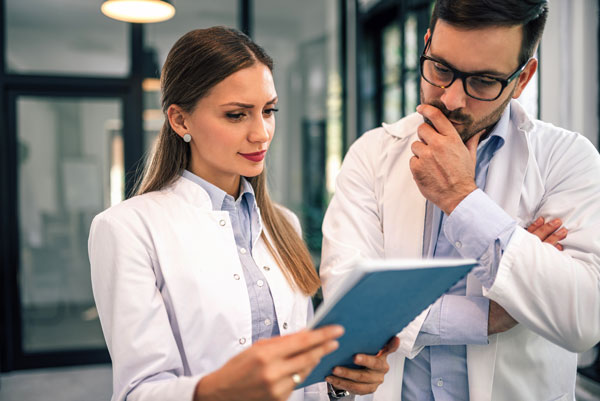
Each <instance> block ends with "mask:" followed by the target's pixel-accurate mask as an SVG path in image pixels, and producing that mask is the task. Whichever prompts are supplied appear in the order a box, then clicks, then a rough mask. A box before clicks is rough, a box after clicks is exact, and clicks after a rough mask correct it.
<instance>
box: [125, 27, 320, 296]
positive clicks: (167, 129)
mask: <svg viewBox="0 0 600 401" xmlns="http://www.w3.org/2000/svg"><path fill="white" fill-rule="evenodd" d="M256 63H262V64H264V65H265V66H267V67H268V68H269V69H270V70H271V71H273V60H272V59H271V58H270V57H269V56H268V55H267V54H266V52H265V51H264V50H263V49H262V48H261V47H260V46H258V45H257V44H256V43H254V42H253V41H252V40H251V39H250V38H249V37H248V36H246V35H244V34H243V33H241V32H239V31H237V30H235V29H231V28H226V27H213V28H208V29H197V30H194V31H191V32H188V33H187V34H185V35H184V36H182V37H181V38H180V39H179V40H178V41H177V42H176V43H175V44H174V45H173V48H172V49H171V51H170V52H169V55H168V56H167V60H166V61H165V65H164V67H163V69H162V74H161V91H162V109H163V113H164V115H165V122H164V124H163V126H162V129H161V131H160V133H159V136H158V139H157V142H156V145H155V148H154V152H153V154H152V157H151V159H150V162H149V163H148V164H147V166H146V168H145V171H144V174H143V178H142V179H141V181H140V182H139V184H138V186H137V188H138V189H137V191H136V195H140V194H144V193H147V192H152V191H159V190H161V189H163V188H165V187H168V186H169V185H171V184H172V183H173V182H175V181H176V180H177V179H178V178H179V176H180V175H181V173H182V171H183V170H184V169H186V168H187V167H188V164H189V162H190V156H191V155H190V146H189V144H188V143H185V142H184V141H183V140H182V139H181V138H180V137H179V135H177V134H176V133H175V131H174V130H173V129H172V128H171V125H170V124H169V119H168V118H167V117H166V116H167V110H168V108H169V106H171V105H172V104H176V105H179V106H180V107H181V108H182V109H184V110H185V111H187V112H192V111H193V110H194V108H195V107H196V105H197V103H198V101H199V100H200V99H201V98H203V97H204V96H206V95H207V94H208V93H209V91H210V90H211V89H212V88H213V87H214V86H215V85H216V84H218V83H219V82H221V81H223V80H224V79H225V78H227V77H228V76H230V75H231V74H233V73H235V72H237V71H239V70H242V69H244V68H248V67H251V66H253V65H255V64H256ZM248 180H249V182H250V184H251V185H252V188H253V189H254V193H255V196H256V203H257V205H258V207H259V209H260V211H261V217H262V220H263V224H264V227H265V229H266V231H267V232H268V233H269V236H270V238H271V240H272V243H271V242H269V241H268V240H267V237H266V236H265V233H264V232H263V234H262V238H263V240H264V241H265V243H266V244H267V248H268V249H269V251H270V252H271V254H272V255H273V257H274V258H275V259H276V260H277V261H278V262H279V264H280V265H281V267H282V270H283V272H284V275H285V277H286V278H287V280H288V282H289V283H290V285H292V286H293V287H296V288H298V289H299V290H300V291H302V292H303V293H304V294H307V295H313V294H314V293H315V292H316V291H317V289H318V288H319V286H320V285H321V283H320V280H319V276H318V275H317V273H316V270H315V267H314V265H313V262H312V259H311V256H310V253H309V252H308V249H307V248H306V245H305V244H304V241H303V240H302V238H301V237H300V236H299V235H298V233H297V232H296V230H295V229H294V227H293V226H292V225H291V223H290V222H289V221H288V220H287V218H286V217H285V216H284V214H283V213H282V212H281V210H280V209H279V208H277V207H276V206H275V204H274V203H273V202H272V201H271V198H270V197H269V193H268V191H267V180H266V171H265V170H264V169H263V171H262V172H261V173H260V174H259V175H258V176H256V177H248Z"/></svg>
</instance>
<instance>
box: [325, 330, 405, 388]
mask: <svg viewBox="0 0 600 401" xmlns="http://www.w3.org/2000/svg"><path fill="white" fill-rule="evenodd" d="M399 346H400V339H399V338H398V337H392V339H391V340H390V341H388V343H387V344H386V345H385V346H384V347H383V348H382V349H381V350H380V351H379V352H378V353H377V355H365V354H357V355H355V356H354V363H355V364H357V365H359V366H364V367H365V369H349V368H345V367H342V366H336V367H335V368H334V369H333V376H327V378H326V379H325V380H326V381H327V382H328V383H330V384H331V385H332V386H334V387H335V388H337V389H341V390H348V391H350V392H351V393H353V394H360V395H364V394H370V393H373V392H375V390H377V387H379V385H380V384H381V383H383V377H384V376H385V374H386V373H387V372H388V370H390V365H388V363H387V356H388V355H389V354H391V353H392V352H395V351H396V350H397V349H398V347H399Z"/></svg>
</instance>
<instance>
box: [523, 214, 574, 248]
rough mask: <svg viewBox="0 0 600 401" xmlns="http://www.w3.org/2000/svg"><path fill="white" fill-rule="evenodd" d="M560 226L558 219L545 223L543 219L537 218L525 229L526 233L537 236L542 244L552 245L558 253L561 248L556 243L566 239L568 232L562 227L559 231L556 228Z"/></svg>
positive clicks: (560, 222)
mask: <svg viewBox="0 0 600 401" xmlns="http://www.w3.org/2000/svg"><path fill="white" fill-rule="evenodd" d="M561 225H562V221H561V220H560V219H554V220H550V221H549V222H548V223H546V222H545V221H544V218H543V217H538V218H537V219H536V220H535V221H534V222H533V223H531V225H530V226H529V227H527V231H529V232H530V233H532V234H534V235H537V236H538V238H539V239H540V240H542V242H545V243H547V244H550V245H554V246H555V247H556V248H557V249H558V250H559V251H562V250H563V246H562V245H561V244H559V243H558V241H562V240H563V239H565V238H567V233H568V231H567V229H566V228H564V227H563V228H561V229H560V230H559V229H558V228H559V227H560V226H561Z"/></svg>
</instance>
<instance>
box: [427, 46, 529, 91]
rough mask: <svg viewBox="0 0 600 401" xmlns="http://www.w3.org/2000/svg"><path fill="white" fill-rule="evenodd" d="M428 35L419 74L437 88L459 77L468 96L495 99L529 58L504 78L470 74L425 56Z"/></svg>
mask: <svg viewBox="0 0 600 401" xmlns="http://www.w3.org/2000/svg"><path fill="white" fill-rule="evenodd" d="M432 36H433V35H431V36H430V37H429V40H427V43H426V44H425V49H423V54H422V55H421V76H422V77H423V79H425V81H427V82H429V83H430V84H431V85H433V86H437V87H438V88H442V89H446V88H449V87H450V86H451V85H452V84H453V83H454V81H456V79H457V78H458V79H460V80H461V81H462V83H463V88H464V90H465V93H466V94H467V95H469V96H470V97H472V98H474V99H477V100H483V101H486V102H491V101H493V100H496V99H498V98H499V97H500V95H501V94H502V91H504V88H506V87H507V86H508V84H509V83H511V81H512V80H513V79H515V78H516V77H518V76H519V74H520V73H521V72H522V71H523V69H524V68H525V66H526V65H527V63H528V62H529V60H527V61H526V62H524V63H523V64H521V65H520V66H519V68H517V69H516V70H515V72H513V73H512V74H510V76H509V77H508V78H506V79H502V78H497V77H491V76H489V75H483V74H470V73H466V72H462V71H459V70H457V69H456V68H452V67H450V66H449V65H448V64H446V63H444V62H442V61H439V60H436V59H434V58H432V57H429V56H426V55H425V53H426V52H427V49H429V45H430V44H431V38H432Z"/></svg>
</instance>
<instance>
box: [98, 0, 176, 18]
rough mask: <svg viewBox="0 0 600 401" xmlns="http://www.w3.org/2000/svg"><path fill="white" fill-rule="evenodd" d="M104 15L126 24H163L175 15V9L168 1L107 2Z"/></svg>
mask: <svg viewBox="0 0 600 401" xmlns="http://www.w3.org/2000/svg"><path fill="white" fill-rule="evenodd" d="M101 10H102V13H103V14H104V15H106V16H107V17H110V18H113V19H116V20H119V21H126V22H137V23H147V22H161V21H166V20H168V19H170V18H171V17H173V15H175V7H173V5H172V4H171V3H170V2H169V1H168V0H106V1H105V2H104V3H102V7H101Z"/></svg>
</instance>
